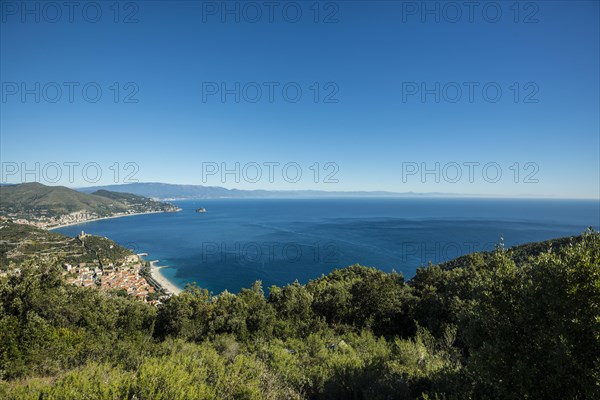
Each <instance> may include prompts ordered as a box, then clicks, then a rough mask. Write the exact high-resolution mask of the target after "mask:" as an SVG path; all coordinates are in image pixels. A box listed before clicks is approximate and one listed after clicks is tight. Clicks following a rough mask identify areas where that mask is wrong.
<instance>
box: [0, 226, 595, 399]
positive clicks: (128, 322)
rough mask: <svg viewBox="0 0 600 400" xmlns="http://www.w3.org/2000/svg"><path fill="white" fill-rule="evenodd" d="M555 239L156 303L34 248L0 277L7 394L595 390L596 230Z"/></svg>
mask: <svg viewBox="0 0 600 400" xmlns="http://www.w3.org/2000/svg"><path fill="white" fill-rule="evenodd" d="M559 242H560V245H559V246H557V245H554V246H550V245H548V244H538V245H533V246H530V249H535V251H533V252H532V255H529V256H525V254H524V250H516V251H515V250H505V249H503V248H501V247H499V248H498V250H497V251H495V252H492V253H488V254H485V255H483V254H478V253H476V254H472V255H470V256H469V257H467V258H465V259H463V260H462V261H461V262H460V263H457V264H456V265H454V266H453V268H442V267H441V266H429V267H426V268H421V269H419V270H418V272H417V274H416V276H415V277H414V278H413V279H411V280H410V281H408V282H407V281H405V279H404V278H403V277H402V275H400V274H396V273H391V274H388V273H385V272H382V271H379V270H377V269H373V268H366V267H362V266H358V265H356V266H352V267H348V268H345V269H341V270H337V271H334V272H332V273H331V274H329V275H327V276H323V277H321V278H318V279H315V280H313V281H311V282H309V283H308V284H306V285H300V284H298V283H293V284H290V285H287V286H284V287H272V288H271V289H270V293H269V295H268V296H265V295H264V293H263V289H262V287H261V285H260V282H257V283H256V284H255V285H253V286H252V287H251V288H249V289H244V290H242V291H241V292H240V293H238V294H231V293H227V292H224V293H222V294H220V295H218V296H213V295H212V294H211V293H209V292H207V291H206V290H203V289H201V288H199V287H196V286H188V287H187V288H186V290H185V291H184V292H183V293H182V294H180V295H178V296H173V297H171V298H170V300H168V301H167V302H166V303H165V304H163V305H161V306H159V307H158V308H156V307H152V306H149V305H147V304H143V303H140V302H136V301H133V300H131V299H129V298H122V297H117V296H114V295H110V294H106V293H101V292H98V291H94V290H86V289H83V288H78V287H74V286H70V285H66V284H65V283H64V281H63V280H62V278H61V273H60V268H59V266H57V265H55V264H53V263H52V262H50V261H43V260H35V259H33V260H29V261H26V262H24V263H23V265H22V266H21V271H22V272H21V273H20V274H14V275H11V276H8V277H5V278H0V377H1V380H2V381H1V382H0V397H1V398H10V399H12V398H18V399H46V398H48V399H49V398H56V399H58V398H60V399H80V398H96V399H114V398H128V399H134V398H135V399H169V400H171V399H226V398H236V399H237V398H244V399H290V398H291V399H294V398H296V399H301V398H308V399H349V398H352V399H436V398H438V399H522V398H528V399H549V398H560V399H592V398H600V362H599V360H600V318H599V315H600V233H598V232H593V231H588V232H586V233H584V234H583V235H582V236H581V237H578V238H574V239H561V240H560V241H559ZM539 249H541V250H542V251H537V250H539Z"/></svg>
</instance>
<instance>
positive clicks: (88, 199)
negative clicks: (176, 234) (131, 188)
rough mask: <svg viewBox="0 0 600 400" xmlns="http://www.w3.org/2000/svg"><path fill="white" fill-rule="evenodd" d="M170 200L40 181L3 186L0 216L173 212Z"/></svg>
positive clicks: (15, 217)
mask: <svg viewBox="0 0 600 400" xmlns="http://www.w3.org/2000/svg"><path fill="white" fill-rule="evenodd" d="M175 209H176V208H175V207H174V206H172V205H171V204H168V203H162V202H157V201H154V200H151V199H148V198H146V197H141V196H136V195H133V194H127V193H114V192H109V191H106V190H99V191H97V192H95V193H93V194H85V193H81V192H78V191H75V190H72V189H69V188H67V187H64V186H46V185H42V184H40V183H23V184H20V185H10V186H0V216H5V217H9V218H13V219H18V218H23V219H27V220H30V219H35V218H39V217H57V216H61V215H65V214H69V213H73V212H86V213H93V214H95V215H97V216H98V217H106V216H111V215H114V214H117V213H137V212H150V211H174V210H175Z"/></svg>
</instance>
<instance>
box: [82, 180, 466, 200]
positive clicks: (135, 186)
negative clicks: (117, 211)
mask: <svg viewBox="0 0 600 400" xmlns="http://www.w3.org/2000/svg"><path fill="white" fill-rule="evenodd" d="M77 190H79V191H80V192H83V193H93V192H96V191H98V190H108V191H111V192H123V193H132V194H136V195H138V196H145V197H150V198H153V199H160V200H195V199H219V198H312V197H318V198H323V197H424V196H457V195H455V194H449V193H437V192H434V193H414V192H406V193H396V192H385V191H376V192H367V191H354V192H341V191H337V192H329V191H324V190H240V189H226V188H224V187H220V186H202V185H173V184H169V183H156V182H148V183H128V184H123V185H108V186H92V187H86V188H79V189H77Z"/></svg>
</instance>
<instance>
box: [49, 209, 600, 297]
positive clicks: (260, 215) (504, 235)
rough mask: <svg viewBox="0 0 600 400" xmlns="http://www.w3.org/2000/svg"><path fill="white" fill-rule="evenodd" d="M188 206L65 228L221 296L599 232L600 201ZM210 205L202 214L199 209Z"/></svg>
mask: <svg viewBox="0 0 600 400" xmlns="http://www.w3.org/2000/svg"><path fill="white" fill-rule="evenodd" d="M173 203H175V204H176V205H177V206H179V207H181V208H182V209H183V211H181V212H178V213H161V214H145V215H137V216H130V217H124V218H115V219H106V220H99V221H94V222H88V223H84V224H79V225H73V226H68V227H64V228H60V229H57V230H56V231H57V232H60V233H63V234H66V235H69V236H75V235H77V234H79V233H80V232H81V231H82V230H83V231H85V232H86V233H90V234H93V235H100V236H105V237H108V238H110V239H112V240H114V241H115V242H117V243H118V244H120V245H122V246H125V247H128V248H130V249H132V250H133V251H135V252H136V253H147V254H148V255H147V256H146V257H145V258H146V259H147V260H159V263H158V265H164V266H168V268H164V269H163V270H162V272H163V274H164V275H165V276H166V277H167V278H168V279H169V280H171V281H172V282H173V283H174V284H175V285H177V286H179V287H181V288H183V287H184V286H185V285H186V284H188V283H192V282H195V283H196V284H197V285H198V286H200V287H202V288H206V289H208V290H210V291H212V292H213V293H215V294H217V293H220V292H222V291H224V290H227V291H229V292H234V293H235V292H238V291H239V290H240V289H242V288H245V287H250V286H251V285H252V284H253V283H254V282H255V281H257V280H260V281H262V284H263V287H264V288H265V290H266V291H268V288H269V287H270V286H271V285H278V286H281V285H286V284H289V283H293V282H294V281H295V280H298V281H299V282H300V283H306V282H308V281H309V280H310V279H314V278H318V277H320V276H321V275H322V274H327V273H328V272H330V271H332V270H333V269H336V268H343V267H347V266H349V265H353V264H361V265H366V266H370V267H376V268H379V269H381V270H383V271H388V272H390V271H392V270H395V271H396V272H400V273H402V274H403V275H404V277H405V278H406V279H409V278H411V277H412V276H413V275H414V274H415V272H416V269H417V268H419V267H422V266H426V265H428V264H429V263H433V264H437V263H441V262H444V261H447V260H450V259H453V258H455V257H458V256H460V255H463V254H467V253H471V252H473V251H491V250H494V249H495V248H496V246H498V245H500V244H501V243H503V244H504V246H506V247H510V246H513V245H517V244H521V243H526V242H532V241H542V240H548V239H553V238H559V237H564V236H570V235H578V234H581V233H582V232H583V231H584V230H585V229H586V228H588V227H592V228H594V229H596V230H599V229H600V202H599V201H598V200H554V199H553V200H547V199H544V200H540V199H518V200H517V199H487V198H470V199H465V198H437V197H436V198H393V199H392V198H377V199H374V198H370V199H365V198H344V199H340V198H337V199H333V198H328V199H208V200H193V201H192V200H187V201H176V202H173ZM201 207H202V208H205V209H206V212H204V213H198V212H196V210H197V209H198V208H201Z"/></svg>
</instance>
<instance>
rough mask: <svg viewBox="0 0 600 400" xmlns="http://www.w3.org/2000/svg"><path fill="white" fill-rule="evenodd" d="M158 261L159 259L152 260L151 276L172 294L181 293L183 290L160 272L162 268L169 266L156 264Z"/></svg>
mask: <svg viewBox="0 0 600 400" xmlns="http://www.w3.org/2000/svg"><path fill="white" fill-rule="evenodd" d="M157 263H158V260H155V261H150V277H151V278H152V280H153V281H154V282H155V283H156V284H158V285H159V286H160V287H161V288H162V289H163V290H165V291H167V292H169V293H170V294H174V295H178V294H179V293H181V292H182V291H183V290H182V289H181V288H179V287H178V286H177V285H175V284H174V283H173V282H171V281H170V280H169V279H168V278H167V277H166V276H164V275H163V274H162V273H161V272H160V270H161V269H163V268H169V267H166V266H159V265H156V264H157Z"/></svg>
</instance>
